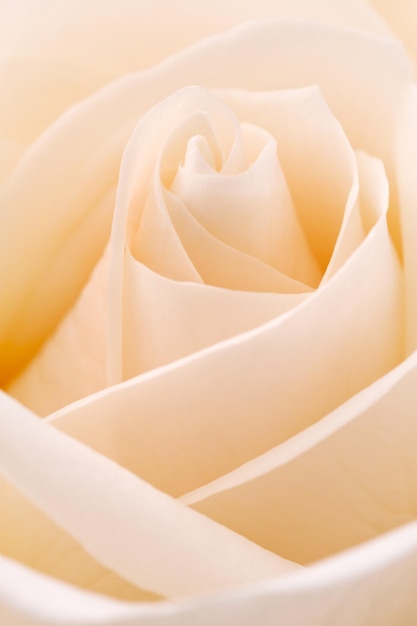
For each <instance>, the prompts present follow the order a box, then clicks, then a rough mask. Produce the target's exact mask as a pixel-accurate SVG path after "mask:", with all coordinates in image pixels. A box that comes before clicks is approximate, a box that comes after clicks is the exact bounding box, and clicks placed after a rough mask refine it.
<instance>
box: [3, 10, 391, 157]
mask: <svg viewBox="0 0 417 626" xmlns="http://www.w3.org/2000/svg"><path fill="white" fill-rule="evenodd" d="M276 17H284V18H285V17H301V18H304V19H317V20H320V21H322V22H325V23H331V24H339V25H342V26H352V27H359V28H363V29H365V30H370V31H373V32H386V27H385V26H384V24H383V23H382V21H381V20H379V19H378V16H377V15H376V14H374V13H373V12H372V11H371V10H370V9H369V7H368V6H367V5H366V3H364V2H363V1H362V0H349V1H348V0H344V1H343V2H338V4H337V6H335V5H334V2H332V0H308V1H307V0H279V1H278V2H272V1H271V0H262V1H261V2H257V3H253V2H252V1H251V0H242V1H241V2H239V3H236V2H234V1H228V2H221V1H220V0H213V2H211V3H210V4H207V3H206V2H204V1H203V0H193V1H191V0H183V1H182V2H181V3H179V4H178V6H176V8H175V16H174V24H175V27H174V28H173V16H172V7H171V4H170V2H169V1H168V0H156V1H155V2H152V3H151V4H150V3H148V2H146V0H139V1H135V0H122V1H119V0H105V1H104V2H103V1H101V0H93V1H92V2H91V1H90V2H89V3H88V6H86V5H85V3H84V2H83V1H82V0H74V2H71V4H68V3H67V2H66V1H65V0H58V1H55V2H53V3H51V2H45V1H44V0H33V1H31V2H30V3H27V2H25V1H24V0H5V1H4V2H2V4H1V7H0V40H1V42H2V49H1V56H0V85H1V91H2V93H3V98H2V102H1V109H0V120H1V124H2V125H1V127H0V131H1V136H2V137H3V136H4V137H9V138H10V139H14V140H17V141H18V142H20V143H21V144H23V145H24V144H26V143H27V142H29V141H31V140H32V139H33V138H34V137H35V136H36V135H37V134H38V133H39V132H40V131H41V130H43V128H44V127H45V126H46V125H47V124H49V123H50V122H51V121H52V120H53V119H54V118H56V117H57V116H58V115H59V113H60V112H61V111H62V110H63V109H64V108H66V107H68V106H69V105H70V104H72V103H73V102H74V101H77V100H79V99H81V98H83V97H85V96H87V95H88V94H90V93H92V92H93V91H94V90H96V89H97V88H98V87H100V86H101V85H103V84H105V83H107V82H109V81H110V80H112V79H114V78H116V77H118V76H120V75H121V74H126V73H128V72H133V71H138V70H142V69H145V68H147V67H149V66H151V65H153V64H155V63H157V62H159V61H161V60H162V59H164V58H165V57H166V56H168V55H169V54H171V53H173V52H176V51H178V50H181V49H182V48H184V47H186V46H188V45H190V44H192V43H194V42H195V41H198V40H200V39H202V38H204V37H206V36H208V35H211V34H213V33H216V32H221V31H224V30H226V29H228V28H231V27H233V26H235V25H237V24H240V23H243V22H246V21H248V20H250V19H271V18H276ZM92 28H94V37H92V36H91V29H92ZM155 29H157V32H158V37H155V36H154V33H155ZM27 103H30V115H27V111H26V107H27Z"/></svg>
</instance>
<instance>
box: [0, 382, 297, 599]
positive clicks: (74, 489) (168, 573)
mask: <svg viewBox="0 0 417 626" xmlns="http://www.w3.org/2000/svg"><path fill="white" fill-rule="evenodd" d="M0 401H1V412H0V433H1V438H0V440H1V442H2V443H1V444H0V448H1V454H0V471H1V473H2V475H3V476H4V477H5V478H6V480H8V481H9V482H11V483H12V484H13V485H14V486H15V487H16V488H17V489H19V490H20V491H22V493H23V494H24V495H26V496H27V498H28V499H29V500H30V501H32V502H33V503H34V504H35V505H36V506H38V507H39V508H41V510H42V511H44V512H45V513H46V514H47V515H48V516H49V517H50V518H51V519H52V520H53V521H54V522H55V523H57V524H58V525H59V526H61V527H62V528H63V529H64V530H65V531H66V532H67V533H69V534H70V535H71V536H72V537H74V539H75V540H76V541H78V542H79V543H80V544H81V545H82V546H83V547H84V548H85V550H86V551H87V552H88V553H89V554H91V555H92V556H94V558H96V559H97V560H98V562H99V563H101V564H102V565H104V566H106V567H108V568H109V569H112V570H113V571H114V572H115V573H117V574H119V575H121V576H122V577H123V578H125V579H126V580H128V581H129V582H131V583H133V584H134V585H136V586H139V587H141V588H144V589H147V590H149V591H154V592H156V593H160V594H162V595H168V596H187V595H190V594H194V593H198V592H207V591H211V590H216V589H221V588H224V587H230V586H233V585H236V584H241V583H244V582H249V581H255V580H260V579H263V578H267V577H270V576H273V575H279V574H284V573H287V572H289V571H292V570H294V569H297V567H298V566H295V565H294V564H291V563H289V562H287V561H285V560H283V559H280V558H279V557H278V556H276V555H274V554H272V553H271V552H268V551H265V550H263V549H262V548H259V547H258V546H256V545H255V544H252V543H250V542H248V541H247V540H246V539H244V538H242V537H239V536H238V535H235V534H234V533H232V532H230V531H229V530H227V529H225V528H224V527H222V526H220V525H218V524H216V523H215V522H212V521H211V520H209V519H207V518H205V517H204V516H200V515H199V514H197V513H195V512H194V511H191V510H190V509H188V508H187V507H185V506H183V505H181V504H180V503H178V502H177V501H176V500H173V499H172V498H170V497H169V496H167V495H165V494H163V493H162V492H160V491H157V490H156V489H154V488H153V487H152V486H151V485H149V484H147V483H146V482H144V481H142V480H141V479H139V478H137V477H136V476H133V475H132V474H131V473H130V472H128V471H126V470H125V469H123V468H122V467H120V466H118V465H117V464H115V463H113V462H112V461H110V460H109V459H106V458H105V457H103V456H101V455H99V454H97V453H96V452H94V451H93V450H91V449H89V448H87V447H86V446H84V445H82V444H80V443H79V442H77V441H75V440H74V439H72V438H71V437H68V436H66V435H65V434H63V433H60V432H59V431H57V430H56V429H55V428H53V427H51V425H49V424H48V423H47V422H45V421H42V420H39V418H38V417H37V416H36V415H35V414H33V413H30V412H29V411H27V409H25V408H23V407H22V406H21V405H19V404H18V403H17V402H16V401H14V400H12V399H11V398H10V397H9V396H7V395H5V394H2V395H1V396H0ZM22 441H25V442H30V446H26V445H25V446H22Z"/></svg>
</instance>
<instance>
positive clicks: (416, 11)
mask: <svg viewBox="0 0 417 626" xmlns="http://www.w3.org/2000/svg"><path fill="white" fill-rule="evenodd" d="M369 2H370V4H371V5H373V6H374V7H375V8H376V9H377V10H378V12H379V13H380V14H381V15H383V17H384V18H385V19H386V21H387V23H388V25H389V26H390V27H391V28H392V29H393V31H394V32H395V34H396V35H397V36H398V37H399V38H400V39H401V41H402V42H403V43H404V44H405V46H406V48H407V50H408V52H409V53H410V54H411V56H412V57H413V59H414V66H415V71H416V72H417V43H416V29H417V5H416V3H415V2H414V0H400V1H399V2H396V3H395V5H393V4H392V2H390V0H369Z"/></svg>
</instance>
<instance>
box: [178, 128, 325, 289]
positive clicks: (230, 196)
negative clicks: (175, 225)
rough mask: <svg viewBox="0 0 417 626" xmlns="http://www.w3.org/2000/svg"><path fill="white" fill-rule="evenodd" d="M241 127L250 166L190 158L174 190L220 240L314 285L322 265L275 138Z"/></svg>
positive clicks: (258, 130)
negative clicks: (233, 168)
mask: <svg viewBox="0 0 417 626" xmlns="http://www.w3.org/2000/svg"><path fill="white" fill-rule="evenodd" d="M242 132H243V135H244V139H245V147H246V152H247V153H248V157H249V162H250V167H249V168H247V169H245V170H244V171H238V172H234V174H235V175H233V173H230V174H229V175H224V174H223V175H222V174H221V173H217V172H215V171H213V170H211V171H210V170H209V171H207V168H204V169H203V171H201V170H200V164H201V159H200V160H196V159H188V160H186V161H185V163H184V165H183V166H180V167H179V168H178V171H177V174H176V176H175V179H174V181H173V183H172V185H171V186H170V190H171V191H172V192H173V193H174V194H176V195H178V196H179V197H180V198H181V200H182V201H183V202H184V203H185V205H186V206H187V207H188V208H189V210H190V211H191V212H192V213H193V215H194V216H195V217H196V218H197V219H198V220H199V222H200V223H201V224H202V225H203V226H204V227H205V228H206V229H207V230H208V231H209V232H210V233H211V234H213V235H214V236H215V237H217V238H218V239H219V240H220V241H223V242H224V243H226V244H228V245H229V246H231V247H234V248H236V249H238V250H240V251H242V252H245V253H246V254H250V255H252V256H254V257H256V258H258V259H260V260H262V261H264V262H265V263H269V264H270V265H272V266H273V267H276V268H277V269H278V270H280V271H282V272H284V273H287V274H288V275H289V276H291V277H292V278H295V279H297V280H301V281H303V282H305V283H307V284H310V285H313V286H315V285H317V283H318V281H319V278H320V268H319V266H318V264H317V262H316V261H315V259H314V257H313V255H312V253H311V251H310V249H309V246H308V244H307V242H306V239H305V235H304V233H303V230H302V228H301V226H300V224H299V221H298V218H297V215H296V213H295V211H294V206H293V203H292V199H291V196H290V193H289V190H288V186H287V184H286V181H285V177H284V174H283V172H282V169H281V167H280V164H279V161H278V158H277V146H276V141H275V140H274V138H273V137H272V136H271V135H269V133H266V132H265V131H264V130H262V129H261V128H259V127H258V128H257V127H254V126H252V125H249V124H242Z"/></svg>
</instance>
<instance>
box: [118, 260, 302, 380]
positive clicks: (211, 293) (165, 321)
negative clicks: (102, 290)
mask: <svg viewBox="0 0 417 626" xmlns="http://www.w3.org/2000/svg"><path fill="white" fill-rule="evenodd" d="M124 286H125V295H124V314H123V334H124V349H123V376H124V379H128V378H131V377H133V376H137V375H138V374H140V373H142V372H146V371H147V370H150V369H152V368H155V367H159V366H161V365H165V364H166V363H170V362H172V361H175V360H176V359H181V358H182V357H185V356H187V355H190V354H193V353H194V352H197V351H198V350H202V349H203V348H206V347H207V346H211V345H213V344H216V343H217V342H219V341H222V340H224V339H227V338H229V337H233V336H235V335H237V334H239V333H241V332H245V331H247V330H249V329H252V328H256V327H257V326H259V325H261V324H264V323H265V322H267V321H269V320H271V319H273V318H276V317H277V316H279V315H282V314H283V313H286V312H287V311H289V310H290V309H292V308H293V307H295V306H297V305H298V304H300V303H302V302H303V301H305V299H306V297H308V294H307V295H306V294H303V293H295V294H292V293H283V294H280V293H256V292H245V291H235V290H229V289H222V288H217V287H211V286H209V285H198V284H194V283H189V282H179V283H178V282H175V281H172V280H169V279H167V278H165V277H163V276H160V275H159V274H156V273H155V272H152V271H151V270H149V269H148V268H147V267H146V266H145V265H143V264H141V263H137V262H136V261H135V259H133V257H132V256H131V255H127V257H126V259H125V265H124Z"/></svg>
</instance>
